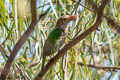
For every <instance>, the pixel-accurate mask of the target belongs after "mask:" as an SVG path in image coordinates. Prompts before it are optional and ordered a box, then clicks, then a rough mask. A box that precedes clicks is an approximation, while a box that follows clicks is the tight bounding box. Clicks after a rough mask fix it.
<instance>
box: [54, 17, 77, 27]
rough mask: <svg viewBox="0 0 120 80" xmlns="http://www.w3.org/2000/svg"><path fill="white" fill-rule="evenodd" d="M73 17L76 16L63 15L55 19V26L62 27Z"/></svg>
mask: <svg viewBox="0 0 120 80" xmlns="http://www.w3.org/2000/svg"><path fill="white" fill-rule="evenodd" d="M75 19H76V16H69V15H64V16H62V17H60V18H59V19H58V20H57V23H56V26H55V27H61V28H63V29H64V28H65V27H66V26H67V24H68V23H69V22H70V21H72V20H75Z"/></svg>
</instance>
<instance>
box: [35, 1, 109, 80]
mask: <svg viewBox="0 0 120 80" xmlns="http://www.w3.org/2000/svg"><path fill="white" fill-rule="evenodd" d="M109 1H110V0H102V4H101V5H100V7H99V9H98V12H97V19H96V22H95V24H94V25H93V26H91V27H90V28H89V29H88V30H86V31H85V32H83V33H82V34H81V35H79V36H78V37H76V38H75V39H73V40H72V41H70V42H69V43H68V44H66V45H65V46H64V47H63V48H62V49H61V50H60V51H59V52H58V54H57V55H56V56H55V57H53V58H52V59H51V60H50V61H49V62H48V63H47V64H46V65H45V67H44V68H43V69H42V70H41V71H40V72H39V73H38V75H37V76H36V77H35V79H34V80H42V78H43V76H44V75H45V74H46V72H47V71H48V70H49V68H50V67H51V66H53V65H54V64H55V63H56V62H57V61H58V60H59V59H60V58H61V57H63V56H64V55H65V53H66V52H67V50H69V49H70V48H71V47H72V46H74V45H76V44H77V43H78V42H79V41H81V40H83V39H84V38H85V37H87V36H88V35H89V34H91V33H92V32H93V31H95V30H96V29H97V28H98V27H99V25H100V24H101V22H102V15H103V11H104V8H105V6H106V5H107V3H108V2H109Z"/></svg>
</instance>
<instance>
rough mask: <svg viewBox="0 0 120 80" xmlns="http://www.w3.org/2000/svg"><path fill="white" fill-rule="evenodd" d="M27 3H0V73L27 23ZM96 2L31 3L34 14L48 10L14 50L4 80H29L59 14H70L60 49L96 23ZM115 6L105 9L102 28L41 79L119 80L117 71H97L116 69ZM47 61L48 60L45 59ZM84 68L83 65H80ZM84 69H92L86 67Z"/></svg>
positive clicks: (118, 29)
mask: <svg viewBox="0 0 120 80" xmlns="http://www.w3.org/2000/svg"><path fill="white" fill-rule="evenodd" d="M30 2H31V0H1V1H0V72H1V71H2V69H3V68H4V65H5V63H6V61H7V56H9V55H10V52H11V51H12V49H13V47H14V45H15V44H16V42H17V41H18V40H19V39H20V38H21V36H22V35H23V33H24V32H25V31H26V29H27V28H28V26H29V25H30V23H31V11H30V10H31V9H30V8H31V7H30ZM100 4H101V0H37V13H38V15H40V14H41V13H43V12H44V11H46V10H47V9H48V8H50V11H49V12H48V13H47V14H46V15H45V16H44V17H43V18H42V19H41V20H40V21H39V22H38V24H37V25H36V27H35V29H34V31H33V32H32V34H31V35H30V37H29V39H28V40H27V42H26V43H25V44H24V45H23V46H22V48H21V49H20V50H19V52H18V55H17V57H16V60H15V61H14V63H13V66H12V68H11V70H10V72H9V75H8V80H33V79H34V77H35V76H36V75H37V74H38V72H39V71H40V69H41V65H42V64H41V53H42V49H43V45H44V43H45V40H46V38H47V36H48V34H49V32H50V31H51V30H52V29H53V28H54V27H55V24H56V21H57V19H58V18H59V17H60V16H63V15H76V16H77V19H76V20H75V21H73V22H71V23H70V24H69V25H68V36H67V39H66V41H65V44H66V43H68V42H69V41H70V40H72V39H73V38H74V37H76V36H78V35H80V34H81V33H83V32H84V31H85V30H87V29H88V28H89V27H91V26H92V25H93V24H94V22H95V20H96V16H97V15H96V12H97V9H98V7H99V6H100ZM119 35H120V1H119V0H111V2H110V3H109V5H107V6H106V7H105V10H104V16H103V18H102V23H101V25H100V26H99V28H98V29H97V30H96V31H94V32H93V33H92V34H89V36H87V37H86V38H84V39H83V40H82V41H80V42H79V43H78V44H77V45H75V46H73V47H72V48H71V49H69V50H68V52H67V53H68V54H66V55H65V56H64V57H62V58H61V59H60V60H59V61H58V62H57V63H56V64H55V65H54V66H53V67H51V68H50V70H49V71H48V72H47V74H46V75H45V76H44V79H45V80H120V71H119V69H118V70H114V69H112V70H109V69H100V68H99V69H98V68H96V67H95V66H99V67H115V66H118V67H119V66H120V36H119ZM49 59H50V57H48V60H49ZM82 64H84V65H82ZM88 64H90V65H93V67H89V66H88Z"/></svg>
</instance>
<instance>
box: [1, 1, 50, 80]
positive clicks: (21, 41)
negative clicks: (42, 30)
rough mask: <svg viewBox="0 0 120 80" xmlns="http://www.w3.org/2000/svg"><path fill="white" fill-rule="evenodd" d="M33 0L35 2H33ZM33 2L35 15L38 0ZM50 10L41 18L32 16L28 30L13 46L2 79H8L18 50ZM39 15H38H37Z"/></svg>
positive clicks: (33, 14)
mask: <svg viewBox="0 0 120 80" xmlns="http://www.w3.org/2000/svg"><path fill="white" fill-rule="evenodd" d="M32 1H33V2H32ZM31 3H32V6H31V7H32V8H31V9H32V10H31V11H32V16H35V14H36V9H34V8H36V7H35V6H36V0H31ZM34 12H35V13H34ZM47 12H48V10H47V11H46V12H45V13H43V14H41V15H40V16H39V19H38V20H37V17H35V18H33V17H32V19H34V20H32V22H31V24H30V26H29V27H28V29H27V30H26V32H25V33H24V34H23V35H22V37H21V38H20V39H19V40H18V42H17V43H16V45H15V46H14V48H13V50H12V52H11V53H10V56H9V58H8V60H7V63H6V65H5V67H4V69H3V70H2V72H1V75H0V80H5V79H6V77H7V75H8V72H9V70H10V68H11V65H12V63H13V61H14V59H15V57H16V55H17V52H18V51H19V49H20V48H21V47H22V45H23V44H24V43H25V42H26V41H27V39H28V37H29V36H30V34H31V33H32V31H33V30H34V28H35V26H36V24H37V23H38V21H39V20H40V19H41V18H42V17H43V16H44V15H45V14H46V13H47ZM36 16H37V15H36Z"/></svg>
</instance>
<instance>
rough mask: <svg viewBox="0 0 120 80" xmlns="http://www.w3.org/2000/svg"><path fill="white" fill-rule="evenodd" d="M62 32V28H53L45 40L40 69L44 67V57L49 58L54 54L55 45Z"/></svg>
mask: <svg viewBox="0 0 120 80" xmlns="http://www.w3.org/2000/svg"><path fill="white" fill-rule="evenodd" d="M63 32H64V30H63V29H62V28H59V27H58V28H55V29H53V30H52V31H51V32H50V34H49V35H48V38H47V40H46V41H45V44H44V47H43V55H42V56H43V61H42V68H43V67H44V63H45V58H46V56H49V55H51V54H53V53H54V52H55V49H56V47H57V46H56V43H57V41H58V40H59V38H60V36H61V35H62V33H63Z"/></svg>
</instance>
